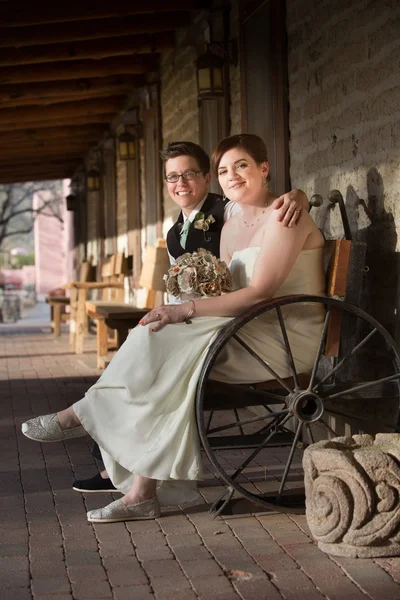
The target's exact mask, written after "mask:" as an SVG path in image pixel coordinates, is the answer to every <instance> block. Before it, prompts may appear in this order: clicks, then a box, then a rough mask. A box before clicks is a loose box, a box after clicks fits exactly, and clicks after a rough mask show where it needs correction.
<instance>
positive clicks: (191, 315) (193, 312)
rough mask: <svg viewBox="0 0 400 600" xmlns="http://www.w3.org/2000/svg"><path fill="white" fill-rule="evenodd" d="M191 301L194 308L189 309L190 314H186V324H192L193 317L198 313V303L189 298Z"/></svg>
mask: <svg viewBox="0 0 400 600" xmlns="http://www.w3.org/2000/svg"><path fill="white" fill-rule="evenodd" d="M189 302H193V306H192V308H191V309H190V310H189V312H188V314H187V315H186V317H185V319H184V321H185V323H186V325H190V324H191V322H192V321H191V320H190V319H191V318H192V317H193V315H194V314H195V313H196V305H195V303H194V300H189Z"/></svg>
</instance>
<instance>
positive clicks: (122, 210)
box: [116, 158, 128, 254]
mask: <svg viewBox="0 0 400 600" xmlns="http://www.w3.org/2000/svg"><path fill="white" fill-rule="evenodd" d="M116 174H117V252H123V251H125V254H127V251H128V198H127V182H126V162H125V161H123V160H119V158H117V166H116Z"/></svg>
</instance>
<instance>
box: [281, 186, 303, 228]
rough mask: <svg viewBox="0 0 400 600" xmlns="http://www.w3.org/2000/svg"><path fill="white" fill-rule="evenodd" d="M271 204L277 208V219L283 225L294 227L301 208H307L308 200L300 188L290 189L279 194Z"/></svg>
mask: <svg viewBox="0 0 400 600" xmlns="http://www.w3.org/2000/svg"><path fill="white" fill-rule="evenodd" d="M272 206H273V207H274V209H275V210H279V213H278V221H281V222H282V225H283V226H284V227H295V226H296V224H297V222H298V220H299V218H300V215H301V212H302V210H303V209H305V210H307V208H308V200H307V196H306V195H305V193H304V192H303V191H302V190H291V191H290V192H288V193H287V194H283V195H282V196H279V198H277V199H276V200H275V201H274V203H273V205H272Z"/></svg>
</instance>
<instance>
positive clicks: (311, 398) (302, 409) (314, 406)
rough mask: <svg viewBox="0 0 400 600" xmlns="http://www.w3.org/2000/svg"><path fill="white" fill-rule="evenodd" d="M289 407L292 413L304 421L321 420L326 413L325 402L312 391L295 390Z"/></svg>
mask: <svg viewBox="0 0 400 600" xmlns="http://www.w3.org/2000/svg"><path fill="white" fill-rule="evenodd" d="M289 408H290V411H291V412H292V414H293V415H294V416H295V417H297V419H298V420H299V421H303V422H304V423H313V422H314V421H319V419H320V418H321V417H322V415H323V414H324V403H323V402H322V400H321V398H320V397H319V396H318V395H317V394H314V393H313V392H310V391H301V392H295V393H294V394H293V395H292V398H291V400H290V404H289Z"/></svg>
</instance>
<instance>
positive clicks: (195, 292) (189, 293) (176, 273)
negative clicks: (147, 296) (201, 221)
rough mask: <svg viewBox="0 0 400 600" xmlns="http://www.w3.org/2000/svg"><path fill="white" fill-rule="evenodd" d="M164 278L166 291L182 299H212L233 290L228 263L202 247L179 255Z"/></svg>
mask: <svg viewBox="0 0 400 600" xmlns="http://www.w3.org/2000/svg"><path fill="white" fill-rule="evenodd" d="M164 278H165V285H166V288H167V292H168V293H169V294H172V295H173V296H180V297H181V298H182V299H184V298H187V297H191V298H193V297H194V298H196V297H197V298H199V297H201V296H204V297H207V298H209V297H212V296H220V295H221V294H222V293H223V292H231V291H232V275H231V272H230V271H229V269H228V267H227V265H226V263H225V262H224V261H223V260H220V259H219V258H216V257H215V256H214V254H212V253H211V252H208V251H207V250H204V249H203V248H199V249H198V251H197V252H193V253H192V254H190V253H189V252H187V253H186V254H183V255H182V256H180V257H179V258H178V259H177V260H176V262H175V263H174V264H173V265H172V266H171V267H170V268H169V270H168V274H167V275H165V276H164Z"/></svg>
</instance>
